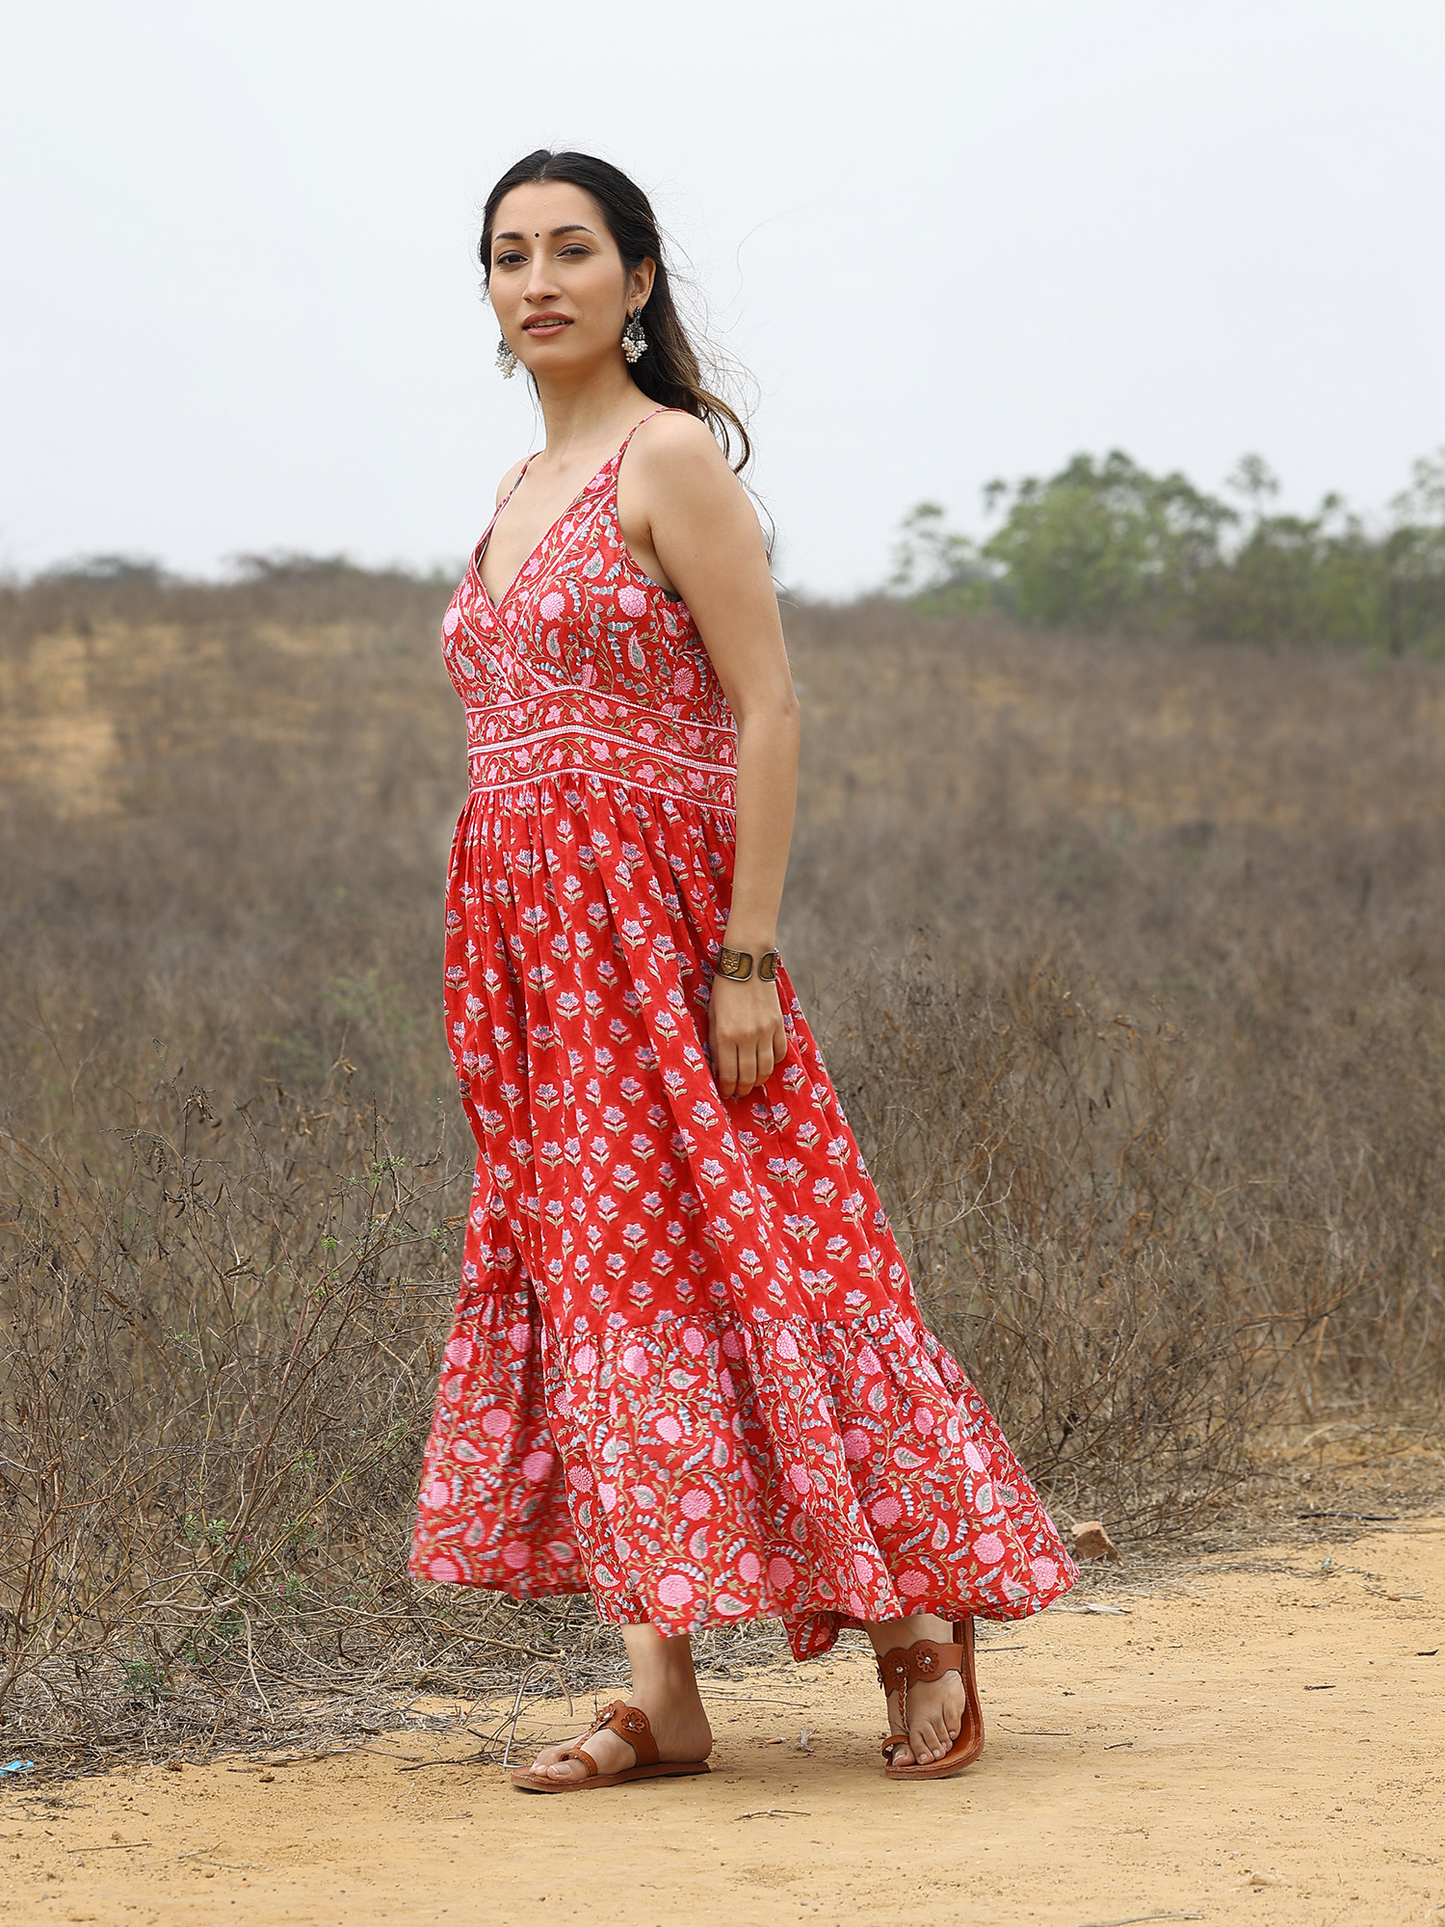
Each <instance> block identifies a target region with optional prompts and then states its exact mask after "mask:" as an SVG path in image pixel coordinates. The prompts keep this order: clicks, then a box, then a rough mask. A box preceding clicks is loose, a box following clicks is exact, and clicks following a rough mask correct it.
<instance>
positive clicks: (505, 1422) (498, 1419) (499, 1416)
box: [482, 1405, 512, 1439]
mask: <svg viewBox="0 0 1445 1927" xmlns="http://www.w3.org/2000/svg"><path fill="white" fill-rule="evenodd" d="M511 1429H512V1415H511V1413H510V1412H504V1411H503V1410H502V1408H501V1406H500V1405H494V1406H493V1407H492V1409H491V1411H490V1412H483V1414H482V1430H483V1431H484V1432H485V1433H486V1435H487V1437H488V1438H489V1439H504V1438H505V1437H506V1436H507V1434H508V1432H510V1431H511Z"/></svg>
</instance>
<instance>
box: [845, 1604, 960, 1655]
mask: <svg viewBox="0 0 1445 1927" xmlns="http://www.w3.org/2000/svg"><path fill="white" fill-rule="evenodd" d="M864 1630H865V1631H866V1632H867V1634H868V1637H869V1639H870V1640H871V1641H872V1644H873V1650H874V1652H875V1653H877V1655H878V1657H879V1658H880V1659H881V1658H882V1657H883V1655H884V1654H885V1653H891V1652H892V1651H893V1649H894V1647H895V1646H904V1647H907V1646H915V1645H917V1643H918V1641H919V1640H920V1639H931V1640H932V1641H933V1642H934V1644H935V1645H938V1646H946V1645H949V1644H950V1643H951V1642H952V1640H953V1626H952V1624H951V1622H950V1621H948V1620H947V1619H940V1618H939V1617H938V1616H937V1614H936V1613H910V1614H909V1615H908V1617H907V1618H906V1619H875V1620H869V1621H867V1622H866V1623H865V1628H864Z"/></svg>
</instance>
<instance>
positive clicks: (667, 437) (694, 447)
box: [629, 408, 735, 487]
mask: <svg viewBox="0 0 1445 1927" xmlns="http://www.w3.org/2000/svg"><path fill="white" fill-rule="evenodd" d="M633 451H635V453H636V457H637V460H636V463H635V467H636V468H637V469H638V470H641V471H642V474H643V476H644V477H645V479H646V480H648V481H657V482H661V483H665V484H677V483H683V484H688V483H691V484H692V485H694V486H696V485H697V484H698V483H702V484H704V485H706V484H707V483H711V484H712V485H713V486H714V487H715V486H717V484H718V483H720V482H727V481H731V480H733V479H735V478H734V477H733V473H732V470H731V469H730V468H729V467H728V463H727V458H726V456H725V455H724V454H723V452H722V449H721V448H720V447H719V446H718V442H717V437H716V436H715V435H714V434H713V432H712V430H711V429H710V428H709V427H708V425H707V423H706V422H702V421H699V420H698V418H697V416H696V415H688V414H684V412H683V411H682V409H680V408H669V409H668V410H667V411H666V412H665V413H664V414H660V415H650V416H648V417H647V419H646V420H644V421H643V422H641V423H640V424H639V425H638V428H637V432H636V434H635V435H634V436H633V439H632V450H631V451H629V452H633Z"/></svg>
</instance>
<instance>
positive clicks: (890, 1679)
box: [878, 1639, 963, 1740]
mask: <svg viewBox="0 0 1445 1927" xmlns="http://www.w3.org/2000/svg"><path fill="white" fill-rule="evenodd" d="M945 1673H958V1674H959V1675H960V1676H962V1673H963V1647H962V1646H961V1645H953V1644H952V1643H950V1642H946V1641H941V1640H936V1639H918V1640H915V1641H914V1642H913V1644H912V1645H911V1646H893V1647H890V1649H889V1650H888V1651H887V1652H886V1653H885V1654H884V1655H883V1657H882V1659H880V1660H879V1661H878V1684H879V1685H880V1686H881V1687H882V1688H883V1691H884V1692H885V1693H896V1694H897V1695H898V1724H899V1725H900V1726H904V1727H906V1726H907V1724H908V1689H909V1687H910V1686H923V1685H926V1684H927V1683H928V1682H929V1681H931V1680H935V1679H942V1678H943V1675H944V1674H945ZM892 1738H893V1735H892V1734H890V1735H889V1739H890V1740H891V1739H892Z"/></svg>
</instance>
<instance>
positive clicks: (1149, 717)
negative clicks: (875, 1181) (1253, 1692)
mask: <svg viewBox="0 0 1445 1927" xmlns="http://www.w3.org/2000/svg"><path fill="white" fill-rule="evenodd" d="M448 593H449V590H448V588H447V587H445V586H441V587H438V586H433V585H426V584H419V583H416V582H413V581H410V580H408V579H407V578H404V577H400V576H395V577H389V576H376V575H363V574H361V573H359V572H355V571H349V570H345V569H338V568H332V567H327V566H325V565H298V566H295V567H291V568H287V569H272V570H269V571H262V572H261V573H260V574H259V575H258V576H257V577H256V579H254V580H252V581H249V582H246V583H243V584H240V585H236V586H231V587H204V586H196V585H190V586H187V585H170V586H166V585H157V584H156V583H154V582H152V581H148V580H147V579H145V578H143V577H142V578H137V579H122V580H119V581H115V582H105V583H102V582H87V581H79V580H70V581H64V580H51V581H42V582H40V583H36V584H33V585H31V586H29V587H28V588H25V589H14V590H8V591H4V592H0V836H3V855H0V865H3V868H0V980H3V996H0V1083H3V1101H0V1220H3V1222H0V1238H3V1273H0V1311H3V1317H4V1320H5V1327H6V1333H7V1338H8V1341H9V1345H8V1350H9V1356H8V1360H7V1366H6V1372H5V1380H4V1388H3V1404H0V1481H3V1503H4V1505H5V1508H6V1530H5V1538H4V1544H3V1551H0V1624H3V1632H4V1647H3V1656H0V1714H3V1716H4V1718H5V1721H6V1725H5V1726H4V1727H3V1728H0V1732H4V1733H7V1734H10V1735H13V1736H14V1744H13V1745H12V1743H11V1741H10V1739H7V1740H6V1742H5V1745H6V1749H7V1751H9V1752H13V1751H15V1750H16V1749H17V1748H18V1747H19V1746H20V1745H21V1744H24V1745H25V1746H26V1747H27V1748H28V1749H29V1750H30V1751H31V1752H32V1753H33V1756H34V1757H35V1758H37V1759H40V1760H43V1761H45V1762H48V1763H49V1764H50V1765H51V1766H52V1767H54V1768H56V1769H57V1770H58V1769H60V1768H62V1767H63V1766H64V1764H65V1762H66V1761H68V1760H79V1759H82V1758H93V1759H100V1758H103V1757H105V1756H106V1755H107V1753H108V1752H112V1751H115V1750H116V1749H125V1748H129V1747H133V1746H135V1745H137V1744H143V1745H146V1746H148V1747H150V1748H152V1749H161V1750H165V1749H170V1748H175V1749H182V1748H186V1747H197V1748H202V1747H204V1746H205V1745H209V1744H214V1743H215V1741H216V1738H217V1735H218V1734H220V1735H222V1736H229V1737H231V1738H239V1739H244V1738H245V1737H246V1736H247V1735H248V1734H249V1735H251V1736H252V1737H254V1738H269V1739H271V1740H273V1741H274V1740H276V1739H277V1738H278V1736H281V1735H283V1734H285V1733H289V1732H291V1731H293V1730H295V1731H298V1732H299V1731H301V1730H302V1729H303V1727H305V1722H306V1720H307V1719H314V1718H320V1717H321V1713H324V1715H325V1718H326V1719H327V1720H328V1721H330V1722H332V1724H333V1725H334V1724H335V1723H336V1722H337V1721H338V1720H341V1721H343V1723H344V1721H345V1720H351V1721H353V1722H354V1723H360V1724H362V1725H363V1726H364V1725H366V1724H367V1723H368V1722H369V1723H370V1724H371V1725H376V1724H378V1723H384V1720H383V1712H384V1709H385V1707H386V1706H388V1705H390V1704H392V1703H393V1701H394V1699H395V1697H396V1695H397V1694H398V1693H400V1692H402V1689H403V1688H404V1689H405V1691H406V1692H413V1691H415V1690H418V1689H419V1688H421V1687H425V1686H427V1685H428V1684H430V1685H431V1686H433V1687H434V1688H435V1689H436V1690H439V1691H442V1690H444V1691H447V1692H453V1691H456V1692H461V1691H467V1692H471V1693H474V1694H475V1693H479V1692H481V1691H483V1690H486V1691H492V1690H501V1689H502V1688H503V1687H508V1688H510V1686H511V1685H514V1684H515V1682H516V1680H517V1678H518V1675H519V1672H520V1671H521V1669H522V1668H524V1667H526V1666H551V1665H554V1664H557V1663H560V1664H561V1665H562V1667H563V1675H564V1678H565V1680H566V1682H567V1684H569V1685H570V1686H573V1687H576V1686H585V1685H587V1684H590V1683H592V1682H593V1681H594V1679H595V1678H601V1677H604V1676H605V1675H606V1671H607V1668H608V1667H610V1665H611V1664H612V1659H611V1650H612V1649H611V1648H610V1647H609V1646H607V1644H606V1641H605V1640H603V1639H602V1636H601V1635H600V1634H598V1633H596V1632H595V1631H594V1630H593V1629H591V1626H590V1622H589V1621H588V1620H587V1619H586V1616H585V1615H584V1614H583V1613H582V1611H581V1608H580V1604H578V1605H573V1606H571V1607H567V1606H564V1605H563V1604H560V1603H559V1604H556V1605H554V1606H546V1607H542V1606H536V1607H521V1608H519V1607H515V1606H513V1605H511V1604H509V1603H508V1602H505V1601H499V1600H492V1599H490V1598H481V1599H471V1598H466V1599H460V1600H459V1599H457V1598H455V1597H453V1596H449V1595H446V1594H444V1593H440V1592H432V1591H424V1590H423V1589H420V1588H416V1587H413V1586H412V1585H411V1584H410V1583H409V1582H408V1581H407V1580H406V1579H405V1578H404V1577H403V1574H402V1564H403V1557H402V1555H403V1550H404V1545H405V1538H406V1532H407V1528H408V1523H409V1511H410V1504H411V1498H412V1486H413V1479H414V1473H415V1468H416V1464H417V1459H418V1455H419V1451H420V1445H421V1440H422V1437H423V1433H424V1428H425V1423H426V1419H427V1416H428V1412H429V1404H430V1396H431V1378H432V1368H433V1364H434V1361H435V1357H436V1348H437V1343H438V1340H439V1337H440V1336H441V1334H442V1332H443V1329H444V1325H445V1321H446V1317H447V1314H448V1311H449V1308H450V1299H451V1295H452V1289H453V1279H452V1273H453V1271H454V1269H455V1263H456V1255H457V1240H456V1230H457V1226H458V1223H459V1219H460V1213H461V1211H462V1208H463V1203H464V1199H465V1194H466V1185H467V1182H468V1179H469V1174H470V1163H471V1152H470V1143H469V1139H468V1137H467V1133H466V1131H465V1127H464V1126H463V1125H462V1124H461V1122H460V1118H459V1113H458V1111H457V1109H456V1107H455V1104H454V1101H453V1096H452V1091H451V1080H450V1075H449V1068H448V1064H447V1058H446V1053H445V1048H444V1043H443V1038H442V1032H441V1022H440V1004H439V996H438V977H439V969H440V963H439V959H440V935H441V925H440V912H439V906H440V896H441V887H442V873H443V865H444V860H445V852H446V846H447V842H448V839H449V836H450V831H451V825H452V821H453V819H454V816H455V812H456V809H457V807H458V805H459V803H460V801H461V796H462V789H463V785H464V781H465V771H464V760H463V755H462V745H463V734H462V727H461V720H460V716H459V713H458V711H457V708H456V705H455V701H454V698H453V696H452V692H451V690H450V687H449V685H448V684H447V682H446V680H445V677H444V674H443V671H442V666H441V661H440V656H439V652H438V650H437V648H436V642H435V638H436V631H437V625H438V621H439V618H440V615H441V611H442V609H443V607H444V605H445V602H446V599H447V595H448ZM788 639H789V648H790V651H791V653H792V657H793V661H794V667H795V673H796V676H797V680H798V682H799V685H800V688H801V693H802V701H803V709H804V717H805V752H804V774H803V789H802V805H801V814H800V821H799V826H798V833H797V838H796V844H795V857H794V862H793V866H792V871H791V875H790V883H789V896H788V901H787V904H786V906H785V919H784V944H785V948H786V950H787V952H788V955H789V961H790V966H791V967H792V969H793V972H794V975H795V978H796V980H797V981H798V983H799V986H800V989H801V990H802V992H803V994H804V997H805V1000H806V1002H807V1003H808V1005H809V1007H810V1009H811V1011H812V1014H813V1016H814V1019H815V1022H816V1024H817V1025H818V1027H819V1028H820V1029H821V1031H822V1032H823V1034H824V1036H825V1038H826V1040H827V1047H828V1053H829V1060H830V1064H831V1067H832V1069H833V1072H834V1075H835V1078H836V1080H837V1081H838V1083H839V1086H840V1088H841V1090H842V1092H843V1095H844V1101H845V1104H846V1106H847V1108H848V1110H849V1113H850V1116H851V1117H852V1119H853V1121H854V1124H855V1126H856V1127H857V1129H858V1132H859V1135H860V1138H861V1140H862V1141H863V1144H864V1148H865V1151H866V1152H867V1154H868V1155H869V1157H870V1160H871V1161H872V1164H873V1166H874V1169H875V1172H876V1174H877V1175H878V1177H879V1180H880V1183H881V1185H882V1187H883V1189H884V1192H885V1195H886V1197H887V1200H888V1202H889V1204H890V1208H891V1209H892V1210H893V1211H894V1213H895V1216H896V1218H897V1221H898V1223H899V1226H900V1229H901V1232H902V1234H903V1236H904V1239H905V1242H906V1245H907V1248H908V1250H909V1254H910V1258H911V1261H912V1263H913V1265H914V1269H915V1275H916V1277H917V1280H918V1284H919V1288H920V1292H921V1295H922V1296H923V1298H924V1301H925V1303H926V1305H927V1307H928V1309H929V1314H930V1316H931V1318H932V1319H933V1320H934V1322H935V1324H936V1325H937V1327H938V1328H939V1330H940V1331H941V1332H943V1333H944V1334H945V1336H946V1337H947V1339H948V1341H949V1343H950V1344H951V1345H952V1346H953V1347H954V1349H955V1350H956V1351H957V1353H958V1354H959V1356H960V1357H961V1358H962V1359H963V1360H964V1361H965V1363H966V1364H967V1365H968V1366H969V1368H970V1369H971V1370H972V1371H973V1373H974V1374H975V1376H976V1377H977V1378H978V1380H979V1382H980V1384H981V1386H982V1388H983V1390H984V1392H985V1394H986V1395H987V1396H988V1398H989V1399H990V1402H991V1403H992V1404H993V1405H994V1407H995V1409H996V1410H997V1411H998V1412H999V1413H1000V1415H1001V1417H1002V1419H1003V1421H1004V1423H1005V1426H1006V1428H1007V1429H1008V1431H1009V1433H1010V1435H1011V1437H1012V1438H1013V1440H1014V1442H1015V1444H1016V1445H1017V1446H1018V1447H1019V1448H1020V1450H1021V1452H1022V1454H1023V1456H1024V1457H1025V1459H1026V1461H1027V1462H1028V1463H1029V1464H1030V1465H1031V1466H1032V1468H1033V1469H1034V1470H1035V1472H1036V1473H1037V1474H1038V1476H1039V1478H1040V1480H1041V1482H1042V1483H1043V1485H1044V1487H1045V1489H1046V1490H1047V1491H1048V1493H1049V1494H1050V1496H1051V1499H1052V1501H1053V1502H1054V1504H1055V1505H1056V1507H1057V1508H1058V1509H1059V1510H1060V1511H1061V1513H1062V1514H1063V1515H1064V1516H1066V1517H1077V1516H1087V1515H1090V1514H1093V1513H1094V1512H1096V1511H1097V1512H1101V1513H1103V1514H1104V1515H1105V1516H1106V1517H1107V1518H1108V1519H1109V1520H1110V1521H1111V1525H1112V1527H1113V1529H1114V1530H1115V1534H1116V1536H1122V1537H1123V1538H1124V1539H1125V1540H1126V1541H1128V1542H1129V1543H1130V1544H1131V1545H1132V1546H1135V1547H1138V1546H1140V1545H1142V1544H1143V1543H1144V1542H1145V1541H1148V1540H1150V1539H1167V1537H1168V1536H1169V1535H1170V1534H1178V1533H1180V1532H1183V1531H1186V1530H1188V1531H1194V1532H1196V1533H1197V1532H1198V1531H1200V1530H1202V1529H1203V1528H1205V1527H1208V1526H1211V1522H1218V1521H1220V1520H1222V1519H1225V1518H1226V1517H1227V1516H1228V1513H1227V1508H1228V1507H1229V1506H1230V1504H1231V1503H1232V1501H1233V1499H1234V1497H1235V1495H1236V1494H1237V1492H1238V1491H1239V1488H1240V1483H1241V1480H1243V1479H1244V1478H1246V1476H1247V1475H1250V1474H1251V1473H1252V1472H1253V1473H1257V1472H1258V1470H1259V1467H1260V1464H1261V1461H1262V1458H1263V1457H1265V1456H1268V1457H1269V1461H1270V1464H1271V1465H1273V1466H1274V1467H1275V1468H1276V1470H1277V1471H1279V1475H1280V1476H1282V1477H1283V1476H1285V1475H1286V1474H1287V1476H1288V1479H1289V1480H1290V1481H1291V1482H1292V1483H1290V1484H1289V1487H1288V1490H1289V1492H1290V1493H1291V1494H1292V1495H1294V1505H1295V1509H1298V1510H1309V1509H1313V1510H1318V1511H1321V1512H1328V1511H1329V1510H1330V1509H1331V1501H1332V1498H1335V1504H1336V1506H1339V1505H1340V1504H1341V1501H1340V1500H1339V1499H1338V1498H1337V1497H1336V1496H1335V1495H1336V1493H1337V1490H1344V1489H1345V1487H1343V1486H1340V1487H1337V1486H1336V1484H1335V1483H1334V1481H1333V1477H1332V1474H1331V1473H1330V1470H1329V1465H1330V1464H1332V1463H1333V1461H1327V1460H1326V1458H1325V1457H1324V1447H1323V1444H1322V1441H1326V1440H1336V1441H1340V1440H1344V1441H1350V1440H1353V1441H1356V1446H1355V1448H1354V1449H1356V1450H1357V1452H1358V1453H1359V1454H1360V1455H1366V1454H1368V1452H1369V1451H1371V1450H1373V1449H1374V1448H1373V1445H1372V1444H1371V1441H1376V1442H1378V1441H1379V1440H1380V1439H1381V1438H1383V1437H1386V1436H1388V1438H1389V1440H1390V1451H1391V1453H1392V1454H1393V1455H1394V1457H1393V1459H1392V1463H1393V1464H1395V1465H1396V1466H1399V1465H1402V1464H1406V1463H1414V1462H1415V1461H1416V1460H1418V1461H1419V1463H1420V1465H1421V1466H1422V1467H1428V1468H1435V1470H1434V1471H1433V1473H1432V1474H1431V1476H1434V1477H1435V1478H1436V1480H1437V1484H1438V1480H1439V1475H1438V1465H1439V1462H1440V1459H1439V1448H1438V1430H1436V1431H1434V1432H1432V1427H1436V1426H1437V1421H1438V1415H1439V1412H1440V1409H1441V1397H1442V1391H1445V1202H1442V1201H1445V1189H1442V1179H1445V808H1442V805H1445V756H1442V752H1445V667H1442V666H1440V665H1436V664H1430V663H1426V662H1421V661H1415V660H1410V659H1402V660H1391V661H1388V662H1381V661H1375V660H1371V659H1367V658H1364V657H1360V656H1346V655H1342V654H1334V653H1271V652H1268V651H1265V650H1262V649H1246V648H1243V647H1233V646H1231V647H1227V648H1226V647H1217V648H1204V647H1198V646H1195V647H1193V648H1185V647H1178V646H1170V645H1165V644H1153V643H1148V642H1143V641H1129V642H1127V643H1126V642H1116V641H1110V640H1107V639H1101V638H1072V637H1068V636H1060V635H1049V636H1043V635H1039V634H1035V633H1030V632H1026V631H1021V630H1016V629H1012V628H1009V627H1006V626H1002V625H1001V624H998V623H996V622H992V621H988V620H983V619H974V620H965V619H958V618H943V617H930V616H927V615H924V614H921V613H918V612H917V611H914V610H912V609H910V608H909V607H907V606H904V605H901V604H898V603H892V602H883V601H880V602H876V603H865V604H859V605H855V606H851V607H848V608H826V607H811V606H810V607H804V608H798V609H793V610H790V611H789V612H788ZM1383 1428H1388V1431H1386V1430H1385V1429H1383ZM1307 1443H1308V1444H1309V1447H1310V1449H1309V1450H1308V1451H1306V1450H1305V1447H1306V1444H1307ZM1280 1468H1283V1470H1282V1471H1280ZM1311 1468H1313V1469H1311ZM1382 1476H1383V1475H1382ZM1311 1479H1313V1480H1314V1483H1313V1484H1310V1483H1309V1481H1310V1480H1311ZM1349 1489H1350V1490H1353V1487H1351V1488H1349ZM1347 1503H1348V1504H1349V1505H1357V1504H1359V1501H1357V1500H1349V1501H1348V1502H1347ZM1362 1509H1364V1510H1371V1509H1377V1508H1372V1507H1369V1506H1365V1507H1363V1508H1362ZM762 1639H763V1635H762V1634H761V1633H746V1634H745V1635H744V1636H742V1637H741V1638H740V1639H739V1640H735V1641H731V1642H730V1641H727V1640H722V1639H720V1640H718V1641H717V1642H716V1643H715V1645H714V1647H713V1648H711V1649H710V1650H709V1653H708V1654H707V1655H705V1657H706V1659H707V1664H708V1666H709V1667H710V1668H711V1669H712V1673H713V1676H714V1677H717V1676H723V1677H725V1676H726V1675H727V1673H728V1670H729V1669H730V1668H732V1667H733V1666H735V1665H736V1664H738V1663H739V1662H741V1661H746V1660H747V1658H748V1657H749V1655H750V1653H751V1652H752V1650H753V1649H752V1647H750V1646H749V1643H748V1642H749V1640H753V1641H755V1642H756V1641H761V1640H762ZM759 1650H762V1647H759ZM589 1669H590V1670H589ZM552 1677H553V1678H554V1681H555V1675H553V1676H552ZM389 1695H390V1696H391V1697H390V1698H388V1696H389ZM308 1696H309V1697H308ZM327 1696H329V1697H327ZM338 1704H339V1706H340V1708H341V1711H340V1712H338V1711H337V1710H336V1709H337V1707H338ZM303 1706H305V1707H310V1708H311V1709H312V1710H311V1711H310V1712H306V1713H302V1712H298V1711H297V1708H298V1707H303ZM317 1706H320V1707H321V1712H317V1711H316V1710H315V1709H316V1707H317ZM288 1722H290V1724H289V1725H288ZM298 1722H299V1724H298ZM308 1730H309V1729H308ZM328 1730H329V1729H328Z"/></svg>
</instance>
